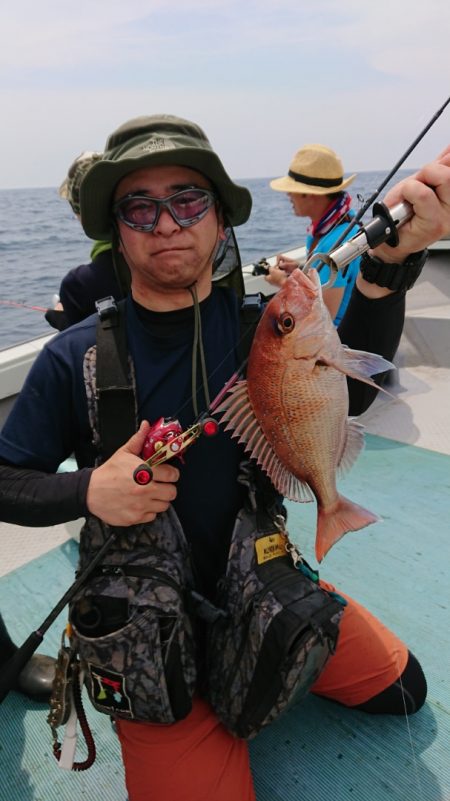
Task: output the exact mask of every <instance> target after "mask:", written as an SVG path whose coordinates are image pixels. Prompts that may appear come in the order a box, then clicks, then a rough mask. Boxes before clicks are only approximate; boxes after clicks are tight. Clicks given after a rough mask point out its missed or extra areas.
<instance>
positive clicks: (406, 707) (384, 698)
mask: <svg viewBox="0 0 450 801" xmlns="http://www.w3.org/2000/svg"><path fill="white" fill-rule="evenodd" d="M426 697H427V681H426V678H425V676H424V673H423V670H422V668H421V666H420V663H419V662H418V660H417V659H416V657H415V656H414V654H412V653H411V651H409V652H408V661H407V663H406V667H405V669H404V671H403V673H402V675H401V676H400V678H398V679H397V681H394V683H393V684H391V685H390V686H389V687H386V689H385V690H383V691H382V692H381V693H378V695H374V696H373V698H369V700H368V701H365V702H364V703H363V704H358V706H356V707H353V708H354V709H360V710H361V711H363V712H369V713H370V714H371V715H405V714H407V715H412V714H413V713H414V712H417V711H418V710H419V709H420V708H421V707H422V706H423V705H424V703H425V700H426Z"/></svg>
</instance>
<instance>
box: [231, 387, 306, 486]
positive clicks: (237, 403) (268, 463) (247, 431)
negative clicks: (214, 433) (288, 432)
mask: <svg viewBox="0 0 450 801" xmlns="http://www.w3.org/2000/svg"><path fill="white" fill-rule="evenodd" d="M217 412H218V413H220V412H222V417H221V419H220V422H221V423H226V425H225V431H232V432H233V433H232V435H231V436H232V437H237V438H238V442H239V443H240V444H243V445H245V450H246V452H247V453H249V454H250V456H251V457H252V459H255V460H256V462H257V464H258V465H259V466H260V467H261V468H262V470H264V472H265V473H267V475H268V476H269V478H270V480H271V482H272V484H273V486H274V487H275V489H276V490H278V492H280V493H281V495H283V496H284V497H285V498H287V499H288V500H290V501H299V502H308V501H313V500H314V495H313V493H312V490H311V489H310V487H309V485H308V484H306V483H305V482H303V481H300V480H299V479H298V478H296V477H295V476H294V475H293V474H292V473H291V472H290V471H289V470H288V469H287V467H285V465H284V464H283V463H282V462H280V460H279V458H278V456H277V454H276V453H275V451H274V450H273V448H272V446H271V444H270V442H269V441H268V440H267V439H266V436H265V434H264V432H263V430H262V428H261V426H260V424H259V421H258V420H257V418H256V416H255V413H254V411H253V409H252V405H251V403H250V399H249V396H248V389H247V382H246V381H238V382H237V383H236V384H235V385H234V386H233V387H231V389H230V393H229V395H228V396H227V397H226V398H225V400H224V401H223V402H222V403H221V404H220V406H219V407H218V409H217Z"/></svg>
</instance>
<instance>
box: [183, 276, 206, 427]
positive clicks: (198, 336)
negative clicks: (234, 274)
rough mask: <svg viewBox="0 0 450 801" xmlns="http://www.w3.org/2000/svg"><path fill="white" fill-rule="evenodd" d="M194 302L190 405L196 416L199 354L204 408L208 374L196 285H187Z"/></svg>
mask: <svg viewBox="0 0 450 801" xmlns="http://www.w3.org/2000/svg"><path fill="white" fill-rule="evenodd" d="M188 289H189V292H190V293H191V295H192V300H193V302H194V342H193V345H192V405H193V407H194V415H195V417H196V418H197V417H198V404H197V359H198V354H200V365H201V370H202V382H203V392H204V395H205V402H206V408H207V409H209V407H210V405H211V401H210V397H209V389H208V376H207V373H206V361H205V351H204V349H203V338H202V316H201V313H200V305H199V302H198V295H197V287H196V286H195V284H192V286H189V287H188Z"/></svg>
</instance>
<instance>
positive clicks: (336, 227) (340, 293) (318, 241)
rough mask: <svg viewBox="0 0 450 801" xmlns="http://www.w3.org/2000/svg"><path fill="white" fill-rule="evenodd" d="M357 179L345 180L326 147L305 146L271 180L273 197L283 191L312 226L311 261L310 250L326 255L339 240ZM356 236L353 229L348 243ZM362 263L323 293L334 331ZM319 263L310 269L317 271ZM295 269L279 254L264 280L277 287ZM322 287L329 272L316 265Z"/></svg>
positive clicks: (308, 247)
mask: <svg viewBox="0 0 450 801" xmlns="http://www.w3.org/2000/svg"><path fill="white" fill-rule="evenodd" d="M355 178H356V174H354V175H350V176H349V177H348V178H344V168H343V165H342V161H341V159H340V158H339V156H338V155H337V154H336V153H335V152H334V150H331V148H329V147H326V146H325V145H318V144H311V145H304V146H303V147H302V148H301V149H300V150H298V151H297V153H296V154H295V156H294V158H293V159H292V161H291V163H290V165H289V171H288V174H287V175H284V176H283V177H281V178H275V179H274V180H273V181H271V182H270V186H271V188H272V189H274V190H275V191H276V192H285V193H286V194H287V195H288V197H289V200H290V201H291V204H292V208H293V211H294V214H295V215H296V216H297V217H309V218H310V220H311V222H310V225H309V227H308V235H307V238H306V252H307V256H308V257H309V256H310V255H311V254H312V253H314V251H316V252H317V253H319V252H322V253H328V252H329V251H330V250H331V249H332V248H333V246H334V244H335V242H337V240H338V239H339V237H340V236H341V234H342V233H343V231H344V230H345V228H346V227H347V226H348V224H349V222H350V221H351V219H352V217H354V216H355V214H354V212H353V211H352V209H351V208H350V206H351V202H352V200H351V197H350V195H349V194H348V192H346V191H345V190H346V188H347V187H348V186H350V184H351V183H352V182H353V181H354V180H355ZM356 233H357V230H355V229H352V230H351V231H350V232H349V233H348V235H347V236H346V237H345V238H346V239H349V238H351V237H352V236H354V235H355V234H356ZM359 262H360V259H359V258H357V259H354V260H353V261H352V262H350V264H349V265H348V267H347V269H346V273H345V277H344V276H343V275H342V274H341V273H339V274H338V276H337V278H336V280H335V282H334V285H333V286H332V287H329V288H326V289H324V293H323V296H324V301H325V304H326V306H327V307H328V310H329V312H330V314H331V317H332V318H333V320H334V323H335V325H336V326H338V325H339V323H340V322H341V320H342V318H343V316H344V313H345V310H346V308H347V306H348V302H349V300H350V295H351V293H352V289H353V286H354V283H355V280H356V276H357V275H358V271H359ZM320 264H321V263H320V260H317V262H313V263H312V266H313V267H316V266H317V267H319V266H320ZM296 267H298V262H296V261H295V260H294V259H290V258H288V257H287V256H284V255H283V254H279V255H278V256H277V260H276V263H275V265H274V266H273V267H270V268H269V274H268V276H267V277H266V280H267V281H268V282H269V284H272V285H273V286H281V284H282V283H283V282H284V281H285V280H286V277H287V275H289V273H291V272H292V270H294V269H295V268H296ZM319 274H320V279H321V282H322V284H324V283H326V282H327V281H328V279H329V277H330V268H329V267H328V265H326V264H322V265H321V266H320V273H319Z"/></svg>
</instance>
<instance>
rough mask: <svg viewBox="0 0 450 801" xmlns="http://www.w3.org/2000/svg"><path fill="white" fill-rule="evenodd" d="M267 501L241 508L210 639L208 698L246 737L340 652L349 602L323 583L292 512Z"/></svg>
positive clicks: (237, 732) (298, 693) (299, 693)
mask: <svg viewBox="0 0 450 801" xmlns="http://www.w3.org/2000/svg"><path fill="white" fill-rule="evenodd" d="M254 498H255V495H254V492H253V491H252V487H251V486H250V495H249V501H250V502H251V501H252V499H253V501H254ZM252 507H253V508H252ZM263 508H264V507H261V506H257V505H256V504H255V503H253V505H252V504H251V503H249V506H248V507H247V508H245V509H243V510H242V511H241V512H240V513H239V515H238V518H237V520H236V523H235V527H234V531H233V535H232V541H231V548H230V553H229V558H228V564H227V570H226V575H225V577H224V579H223V581H222V582H221V587H220V597H219V600H218V605H219V606H221V607H222V608H223V610H224V611H225V612H226V616H224V617H222V618H220V619H218V620H217V621H216V622H215V623H214V625H213V626H211V627H210V630H209V637H208V646H207V647H208V661H207V664H208V699H209V701H210V703H211V705H212V707H213V708H214V710H215V712H216V713H217V715H218V717H219V718H220V720H221V721H222V722H223V724H224V725H225V726H226V728H227V729H228V730H229V731H231V732H232V733H233V734H234V735H236V736H237V737H242V738H246V739H249V738H251V737H254V736H255V735H256V734H257V733H258V732H259V731H260V730H261V729H262V728H263V727H264V726H267V725H268V724H269V723H271V722H272V721H273V720H275V719H276V718H277V717H278V716H279V715H280V714H281V713H282V712H283V711H284V710H286V709H287V708H288V707H289V706H291V704H292V703H293V702H296V701H298V700H300V699H301V698H302V697H303V696H304V695H305V694H306V693H307V692H308V690H309V689H310V688H311V686H312V685H313V683H314V682H315V681H316V679H317V678H318V676H319V674H320V672H321V671H322V670H323V668H324V666H325V664H326V662H327V660H328V658H329V657H330V655H331V654H332V653H334V650H335V648H336V644H337V640H338V634H339V621H340V619H341V617H342V614H343V611H344V606H345V604H346V602H345V600H344V599H343V598H341V597H340V596H338V595H336V594H334V593H329V592H327V591H325V590H324V589H322V588H321V587H320V586H319V584H318V578H319V577H318V573H316V572H315V571H313V570H311V568H310V567H309V565H308V564H307V563H306V562H305V561H304V559H303V558H302V557H301V555H300V553H299V552H298V550H297V548H296V547H295V546H294V545H293V544H292V543H291V542H290V540H289V537H288V534H287V531H286V528H285V514H277V513H276V509H273V508H272V510H271V511H270V512H269V511H267V509H266V510H265V511H263Z"/></svg>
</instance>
